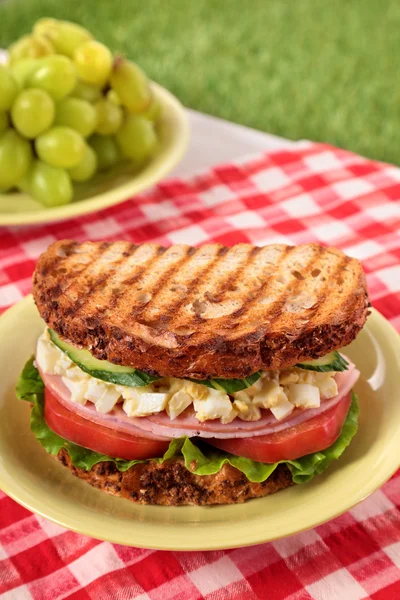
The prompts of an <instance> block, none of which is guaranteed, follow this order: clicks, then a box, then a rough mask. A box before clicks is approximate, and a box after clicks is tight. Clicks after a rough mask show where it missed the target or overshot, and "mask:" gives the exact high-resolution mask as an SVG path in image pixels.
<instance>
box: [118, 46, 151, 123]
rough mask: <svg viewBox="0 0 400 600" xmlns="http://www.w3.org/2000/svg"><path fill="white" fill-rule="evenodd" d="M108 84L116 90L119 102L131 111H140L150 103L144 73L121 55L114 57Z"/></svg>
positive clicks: (149, 92)
mask: <svg viewBox="0 0 400 600" xmlns="http://www.w3.org/2000/svg"><path fill="white" fill-rule="evenodd" d="M110 84H111V87H112V88H113V90H115V91H116V92H117V94H118V97H119V98H120V100H121V104H123V105H124V106H126V108H127V109H128V110H130V111H131V112H135V113H141V112H143V111H144V110H146V109H147V108H148V106H149V105H150V103H151V90H150V86H149V82H148V79H147V77H146V75H145V74H144V73H143V71H142V70H141V69H140V68H139V67H138V66H137V65H136V64H135V63H133V62H131V61H129V60H125V58H123V57H122V56H117V57H116V58H115V59H114V63H113V67H112V71H111V75H110Z"/></svg>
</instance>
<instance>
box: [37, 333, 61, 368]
mask: <svg viewBox="0 0 400 600" xmlns="http://www.w3.org/2000/svg"><path fill="white" fill-rule="evenodd" d="M59 358H60V351H59V350H58V348H57V347H56V346H54V345H53V344H49V343H48V341H47V339H46V337H45V334H43V335H41V336H40V338H39V340H38V343H37V347H36V355H35V360H36V363H37V364H38V366H39V368H40V369H41V370H42V371H43V372H44V373H53V372H54V367H55V366H56V364H57V361H58V360H59Z"/></svg>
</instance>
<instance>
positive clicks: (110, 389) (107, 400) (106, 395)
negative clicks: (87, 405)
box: [85, 377, 121, 413]
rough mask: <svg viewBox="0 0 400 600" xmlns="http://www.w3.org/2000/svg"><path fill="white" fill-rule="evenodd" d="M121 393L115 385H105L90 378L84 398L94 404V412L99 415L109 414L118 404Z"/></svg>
mask: <svg viewBox="0 0 400 600" xmlns="http://www.w3.org/2000/svg"><path fill="white" fill-rule="evenodd" d="M120 396H121V393H120V392H119V390H118V389H117V388H116V386H115V385H112V384H109V383H105V382H104V381H100V380H99V379H95V378H94V377H91V378H90V381H89V383H88V386H87V390H86V393H85V398H86V399H87V400H90V401H91V402H94V404H95V405H96V410H97V411H98V412H101V413H107V412H110V411H111V410H112V409H113V408H114V406H115V405H116V403H117V402H118V400H119V398H120Z"/></svg>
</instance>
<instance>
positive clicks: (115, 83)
mask: <svg viewBox="0 0 400 600" xmlns="http://www.w3.org/2000/svg"><path fill="white" fill-rule="evenodd" d="M8 56H9V60H8V64H7V65H4V66H0V190H2V191H8V190H12V189H20V190H22V191H24V192H26V193H29V194H31V195H32V196H33V197H34V198H35V199H36V200H38V201H39V202H41V203H42V204H43V205H45V206H59V205H62V204H67V203H68V202H71V200H72V197H73V183H74V182H82V181H87V180H89V179H91V178H92V177H93V176H94V175H95V173H96V172H97V171H102V170H107V169H109V168H111V167H113V166H115V165H116V164H117V163H119V162H121V161H123V160H130V161H133V162H134V163H135V164H136V165H137V166H140V165H142V164H143V163H144V162H145V161H146V160H147V159H149V158H150V156H151V155H152V154H153V153H154V150H155V148H156V145H157V133H156V128H155V125H156V122H157V120H158V119H159V117H160V106H159V103H158V102H157V100H156V98H155V97H154V96H153V93H152V90H151V87H150V85H149V81H148V79H147V77H146V75H145V74H144V73H143V71H142V70H141V69H140V68H139V67H138V66H137V65H136V64H135V63H133V62H131V61H129V60H126V59H125V58H123V57H122V56H120V55H116V56H113V55H112V53H111V52H110V50H109V49H108V48H107V47H106V46H104V45H103V44H101V43H100V42H98V41H96V40H94V39H93V36H92V35H91V34H90V33H89V31H87V30H86V29H84V28H83V27H81V26H80V25H77V24H76V23H71V22H68V21H58V20H55V19H47V18H46V19H41V20H40V21H38V22H37V23H36V24H35V26H34V28H33V31H32V33H31V34H29V35H26V36H24V37H22V38H21V39H19V40H18V41H17V42H15V43H14V44H12V45H11V46H10V47H9V48H8Z"/></svg>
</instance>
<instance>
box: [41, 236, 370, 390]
mask: <svg viewBox="0 0 400 600" xmlns="http://www.w3.org/2000/svg"><path fill="white" fill-rule="evenodd" d="M68 244H69V242H68ZM65 245H66V242H65V241H64V242H62V241H61V242H55V243H54V244H52V246H50V248H49V249H48V250H47V251H46V252H45V253H44V254H43V255H42V256H41V257H40V258H39V261H38V265H37V269H36V271H35V277H34V285H33V294H34V298H35V301H36V304H37V307H38V309H39V312H40V314H41V316H42V317H43V319H44V320H45V321H46V322H47V324H48V326H49V327H51V328H52V329H55V331H56V332H57V333H58V334H59V335H61V336H62V337H64V338H65V339H67V340H68V341H69V342H70V343H72V344H74V345H76V346H80V347H86V348H90V349H91V351H92V354H93V355H94V356H96V357H97V358H101V359H107V360H109V361H110V362H115V363H116V364H125V365H129V366H133V367H136V368H138V369H141V370H144V371H152V372H158V373H160V374H161V375H163V376H171V377H194V378H202V379H204V378H207V377H221V378H230V377H237V378H242V377H245V376H247V375H249V374H250V373H252V372H255V371H257V370H259V369H271V368H272V369H274V368H285V367H289V366H292V365H293V364H295V363H297V362H299V360H307V359H308V358H317V357H318V356H323V355H324V354H326V353H327V352H330V351H332V350H336V349H339V348H341V347H343V346H345V345H347V344H348V343H350V342H351V341H352V340H353V339H354V337H355V336H356V335H357V333H358V331H359V330H360V329H361V327H362V326H363V324H364V322H365V319H366V316H367V314H368V294H367V290H366V283H365V277H364V275H363V272H362V269H361V265H360V263H359V262H358V261H357V260H356V259H352V258H346V259H345V258H344V255H343V253H341V252H340V251H339V250H335V249H334V248H321V247H319V246H318V245H317V244H306V245H304V246H299V247H297V249H296V250H295V249H294V248H289V249H288V248H287V247H285V246H283V245H271V246H270V247H265V248H261V249H260V250H257V251H256V250H253V249H252V247H251V246H250V245H246V244H241V245H238V246H234V247H232V248H231V249H228V248H225V247H223V246H220V245H218V244H209V245H205V246H203V247H200V248H198V249H197V250H194V249H193V250H190V252H189V250H188V248H187V246H185V247H184V248H182V246H179V247H175V249H176V252H177V253H178V254H177V255H176V257H175V259H174V263H175V264H177V263H178V258H179V259H182V256H183V255H185V256H189V254H191V256H192V257H193V258H190V259H189V258H188V259H187V261H182V264H181V265H180V266H179V267H178V266H177V267H176V278H174V280H173V282H172V284H173V285H171V284H170V280H168V282H167V283H168V284H167V285H166V284H163V285H162V286H160V285H159V284H158V282H159V279H160V277H161V276H162V275H164V276H165V270H166V269H168V268H169V266H170V264H171V259H169V258H168V257H167V258H166V260H165V263H160V264H158V260H159V254H160V247H159V246H157V245H155V244H143V245H139V246H138V249H137V250H135V251H134V252H138V251H139V249H140V253H139V254H135V253H134V254H133V255H132V257H131V258H129V257H126V252H127V251H128V249H130V248H131V246H129V244H128V243H126V242H115V243H113V244H112V245H111V251H110V253H109V256H110V257H112V259H113V260H114V262H117V261H119V259H120V257H123V258H124V261H123V262H122V263H119V268H118V271H115V270H114V271H113V275H112V276H110V279H109V280H108V282H107V285H106V286H105V287H104V294H100V293H97V294H96V295H95V296H94V297H93V298H91V297H90V298H89V299H86V298H85V306H84V307H82V309H81V311H80V313H79V315H78V316H77V317H75V316H74V315H75V312H76V306H77V303H78V302H79V301H80V300H81V298H83V297H85V296H86V290H87V289H88V288H89V287H92V286H93V284H96V283H97V282H98V281H99V280H100V279H101V277H102V276H103V274H104V271H107V272H110V269H109V264H108V263H107V260H104V262H103V263H100V264H98V263H97V262H96V260H97V257H98V256H99V255H100V244H97V243H92V242H87V243H85V244H81V245H76V246H73V248H74V253H71V255H70V256H69V257H68V258H66V257H63V256H62V254H63V251H62V247H63V246H64V247H65ZM131 251H132V249H131ZM294 252H296V253H298V254H293V253H294ZM67 253H68V245H67ZM162 253H163V254H165V250H164V249H163V250H162ZM251 253H253V256H254V257H255V258H254V262H253V263H252V264H251V267H248V268H246V269H245V268H242V267H243V265H245V264H246V263H248V261H249V256H250V255H251ZM58 254H61V256H58ZM163 254H161V256H162V255H163ZM285 254H286V261H284V260H283V256H284V255H285ZM317 254H318V256H319V258H318V259H316V258H315V257H316V256H317ZM156 255H157V257H158V258H156ZM55 256H57V259H55ZM149 256H150V259H149ZM107 257H108V255H107ZM107 257H106V258H107ZM224 257H225V258H224ZM257 257H258V258H257ZM311 257H312V260H311ZM171 258H172V257H171ZM145 261H146V269H145V271H146V272H147V273H148V278H147V279H146V280H145V281H144V285H143V290H144V291H145V292H146V293H147V292H148V293H153V292H157V297H156V299H155V300H154V301H153V302H152V303H151V310H150V309H149V310H148V312H147V308H146V309H144V310H143V313H142V315H141V318H142V317H144V318H145V319H148V322H150V321H151V319H149V317H154V320H155V319H156V317H157V318H158V320H159V323H161V324H165V323H167V322H168V330H167V331H166V332H165V331H159V330H158V329H157V328H155V329H154V330H153V331H151V332H147V331H146V328H143V326H142V325H141V324H140V322H139V321H138V320H135V318H133V317H130V318H129V312H130V309H131V307H132V305H133V304H135V302H136V296H137V293H138V290H140V289H141V287H140V286H141V284H139V283H138V284H137V285H135V284H133V285H122V281H123V280H125V281H126V279H127V278H128V276H129V274H130V273H131V275H130V277H132V276H134V277H135V278H136V277H137V276H138V274H139V271H140V270H141V268H142V266H143V263H144V262H145ZM313 261H314V264H311V265H310V262H311V263H312V262H313ZM80 262H82V263H84V267H83V268H84V270H85V271H86V274H82V275H77V270H78V269H79V268H81V267H80V266H79V263H80ZM88 263H89V264H90V265H92V266H93V268H94V271H93V273H92V274H91V281H89V283H90V286H89V285H87V279H88V277H87V267H88ZM339 263H341V265H342V266H341V267H340V266H339ZM306 264H308V265H309V266H308V267H306ZM49 265H52V267H51V268H52V271H51V272H48V271H47V272H48V274H47V276H44V275H43V274H42V273H43V272H46V270H47V269H48V268H49ZM150 265H154V268H156V269H157V276H154V277H150V274H151V273H150V269H152V268H153V267H151V266H150ZM164 267H165V268H164ZM163 270H164V272H163ZM234 272H236V275H235V277H236V278H237V279H239V281H238V283H237V285H236V281H234V284H235V285H229V286H228V287H229V289H228V287H227V281H228V279H229V277H230V276H231V275H233V273H234ZM89 273H90V271H89ZM238 273H240V275H238ZM299 275H300V276H299ZM340 277H342V279H343V284H342V285H343V288H342V289H343V293H342V294H339V293H338V291H339V290H338V286H337V285H336V287H335V284H337V283H338V282H340V279H339V278H340ZM279 278H280V280H279ZM288 278H289V279H290V281H291V282H292V286H293V287H292V288H291V289H292V290H294V289H296V294H297V297H296V298H294V299H291V298H290V296H289V295H288V293H287V291H284V290H283V285H284V284H285V283H287V279H288ZM324 278H325V279H327V280H328V281H329V282H332V286H333V287H332V291H330V290H329V291H328V289H327V288H326V287H325V286H323V282H324ZM267 282H268V284H267ZM70 284H71V285H72V286H73V287H72V289H70V290H69V292H68V295H66V294H62V288H63V286H64V287H65V286H66V285H70ZM103 285H104V282H103ZM270 285H271V287H270ZM260 286H262V287H263V292H258V290H259V287H260ZM294 286H296V288H295V287H294ZM297 286H298V287H297ZM54 288H55V289H56V290H57V291H56V292H55V293H52V291H51V290H54ZM175 288H176V289H175ZM220 288H222V290H223V291H224V293H225V295H224V296H223V295H221V289H220ZM225 288H226V289H225ZM68 289H69V288H68ZM161 289H163V290H164V293H163V294H161V292H160V290H161ZM248 290H250V291H251V292H252V294H250V296H251V297H249V295H248V293H247V291H248ZM60 291H61V295H60ZM187 292H189V293H187ZM257 292H258V294H257ZM303 292H304V294H303ZM292 293H293V291H292ZM309 293H310V296H311V297H310V298H309V297H308V295H309ZM218 294H219V296H218ZM108 295H112V296H113V301H115V303H116V304H117V305H118V306H117V307H114V308H112V307H111V306H109V304H108V305H107V298H108ZM257 295H258V296H259V298H258V300H255V299H254V296H257ZM313 295H315V296H316V300H317V304H316V305H314V304H313V302H312V301H313V300H314V298H313ZM114 296H117V299H115V298H114ZM118 297H119V300H118ZM221 297H223V298H224V303H225V306H221V308H222V309H223V310H222V311H219V308H220V307H219V306H218V303H217V302H218V300H219V299H220V298H221ZM196 298H199V299H200V300H202V299H204V302H205V307H204V306H202V307H200V311H199V313H200V315H203V317H204V318H203V317H201V316H199V315H197V316H196V318H194V315H193V312H195V311H193V310H192V304H191V303H193V302H194V300H195V299H196ZM230 298H232V299H233V301H234V302H235V304H233V303H230ZM284 298H289V301H288V305H287V307H285V310H284V311H280V313H279V314H278V313H277V312H276V306H275V309H274V306H273V305H274V302H275V303H276V301H277V300H280V301H281V302H282V301H283V299H284ZM304 298H305V299H304ZM86 300H87V301H86ZM292 300H293V302H292ZM97 301H98V303H99V305H101V306H96V302H97ZM139 302H140V299H139ZM185 304H187V306H185ZM104 305H106V306H107V308H109V310H108V312H106V313H104V312H101V311H102V310H103V307H104ZM147 306H148V305H147ZM308 306H309V307H310V308H307V307H308ZM177 307H179V308H177ZM242 307H244V308H245V310H244V311H243V312H242V313H241V314H239V315H238V314H237V313H235V314H232V313H234V312H235V309H236V310H237V309H239V308H242ZM224 310H229V311H231V314H230V315H229V318H225V315H226V314H227V313H226V312H224ZM124 318H125V321H123V319H124ZM168 319H170V320H169V321H168ZM89 323H91V326H90V327H89V325H88V324H89ZM150 334H151V335H150ZM289 339H290V343H289V342H288V340H289Z"/></svg>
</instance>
